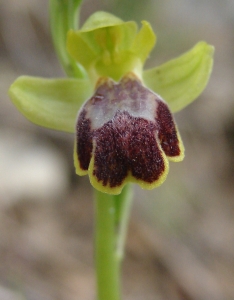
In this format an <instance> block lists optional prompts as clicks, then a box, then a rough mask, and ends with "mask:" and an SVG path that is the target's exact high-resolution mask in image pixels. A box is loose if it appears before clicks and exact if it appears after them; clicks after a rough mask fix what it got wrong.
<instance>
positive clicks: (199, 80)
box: [143, 42, 214, 112]
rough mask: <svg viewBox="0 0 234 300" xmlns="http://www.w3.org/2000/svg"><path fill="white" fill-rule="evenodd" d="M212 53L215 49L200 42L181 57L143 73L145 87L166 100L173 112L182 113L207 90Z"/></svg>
mask: <svg viewBox="0 0 234 300" xmlns="http://www.w3.org/2000/svg"><path fill="white" fill-rule="evenodd" d="M213 53H214V47H213V46H210V45H208V44H207V43H205V42H199V43H197V44H196V45H195V46H194V47H193V48H192V49H191V50H190V51H188V52H187V53H185V54H183V55H182V56H180V57H178V58H176V59H173V60H171V61H169V62H167V63H165V64H163V65H161V66H159V67H157V68H153V69H150V70H146V71H144V72H143V80H144V83H145V84H146V85H147V87H148V88H150V89H152V90H153V91H154V92H156V93H157V94H159V95H160V96H161V97H163V99H164V100H165V101H166V102H167V103H168V105H169V107H170V109H171V110H172V112H176V111H179V110H181V109H182V108H184V107H185V106H187V105H188V104H190V103H191V102H192V101H194V100H195V99H196V98H197V97H198V96H199V95H200V94H201V92H202V91H203V90H204V88H205V87H206V85H207V83H208V80H209V77H210V74H211V71H212V66H213Z"/></svg>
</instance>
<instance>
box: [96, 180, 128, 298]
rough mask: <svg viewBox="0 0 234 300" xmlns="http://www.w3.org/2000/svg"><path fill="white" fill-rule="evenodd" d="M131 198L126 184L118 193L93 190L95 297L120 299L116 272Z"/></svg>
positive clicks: (122, 249)
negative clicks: (94, 206) (116, 194)
mask: <svg viewBox="0 0 234 300" xmlns="http://www.w3.org/2000/svg"><path fill="white" fill-rule="evenodd" d="M131 202H132V190H131V187H130V186H126V187H125V188H124V189H123V191H122V193H121V194H120V195H118V196H112V195H108V194H103V193H101V192H98V191H96V211H95V213H96V228H95V229H96V235H95V251H96V253H95V259H96V275H97V294H98V300H120V299H121V296H120V285H121V284H120V272H121V261H122V258H123V253H124V246H125V239H126V234H127V227H128V219H129V213H130V207H131Z"/></svg>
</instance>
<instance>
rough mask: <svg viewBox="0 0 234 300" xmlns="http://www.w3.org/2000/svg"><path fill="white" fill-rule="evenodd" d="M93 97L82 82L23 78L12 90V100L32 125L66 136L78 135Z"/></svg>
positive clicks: (84, 82) (86, 83) (10, 92)
mask: <svg viewBox="0 0 234 300" xmlns="http://www.w3.org/2000/svg"><path fill="white" fill-rule="evenodd" d="M91 94H92V87H91V85H90V83H89V81H87V80H82V79H43V78H36V77H29V76H21V77H19V78H18V79H17V80H16V81H15V82H14V83H13V84H12V85H11V87H10V89H9V96H10V98H11V99H12V101H13V103H14V104H15V106H16V107H17V108H18V109H19V111H20V112H21V113H22V114H23V115H24V116H25V117H26V118H27V119H29V120H30V121H31V122H33V123H35V124H37V125H40V126H44V127H48V128H52V129H56V130H61V131H66V132H74V131H75V120H76V116H77V113H78V110H79V109H80V107H81V105H82V104H83V103H84V101H85V100H86V99H88V98H89V97H90V96H91Z"/></svg>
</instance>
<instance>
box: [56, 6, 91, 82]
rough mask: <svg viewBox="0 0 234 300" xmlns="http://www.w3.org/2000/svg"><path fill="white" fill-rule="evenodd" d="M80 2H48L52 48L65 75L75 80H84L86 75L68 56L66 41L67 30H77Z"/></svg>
mask: <svg viewBox="0 0 234 300" xmlns="http://www.w3.org/2000/svg"><path fill="white" fill-rule="evenodd" d="M81 2H82V0H50V30H51V35H52V39H53V44H54V48H55V51H56V53H57V56H58V58H59V61H60V63H61V65H62V66H63V68H64V70H65V72H66V74H67V75H68V76H69V77H76V78H84V77H85V76H86V73H85V71H84V69H83V68H82V66H81V65H79V64H77V62H76V61H75V60H74V59H73V58H72V57H71V56H70V55H69V54H68V52H67V49H66V39H67V32H68V30H69V29H74V30H76V29H78V22H79V19H78V18H79V10H80V5H81Z"/></svg>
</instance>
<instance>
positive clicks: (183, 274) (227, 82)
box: [0, 0, 234, 300]
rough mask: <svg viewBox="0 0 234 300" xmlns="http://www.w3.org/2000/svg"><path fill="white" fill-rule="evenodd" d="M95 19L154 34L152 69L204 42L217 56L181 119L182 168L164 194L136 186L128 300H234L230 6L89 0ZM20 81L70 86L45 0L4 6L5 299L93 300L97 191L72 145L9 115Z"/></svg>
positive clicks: (0, 134)
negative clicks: (111, 17)
mask: <svg viewBox="0 0 234 300" xmlns="http://www.w3.org/2000/svg"><path fill="white" fill-rule="evenodd" d="M96 10H105V11H108V12H111V13H114V14H116V15H118V16H119V17H121V18H122V19H124V20H129V19H134V20H136V21H137V22H138V24H139V25H140V21H141V20H143V19H146V20H148V21H149V22H150V23H151V24H152V27H153V28H154V30H155V32H156V33H157V37H158V41H157V46H156V47H155V49H154V51H153V52H152V54H151V57H150V59H149V60H148V61H147V64H146V67H151V66H155V65H158V64H161V63H163V62H165V61H167V60H169V59H171V58H174V57H176V56H178V55H180V54H182V53H184V52H185V51H187V50H189V49H190V48H192V47H193V45H195V44H196V43H197V42H198V41H200V40H205V41H207V42H208V43H210V44H213V45H214V46H215V49H216V51H215V64H214V70H213V73H212V76H211V79H210V82H209V85H208V86H207V88H206V90H205V91H204V92H203V94H202V95H201V96H200V97H199V98H198V99H197V100H196V101H195V102H194V103H193V104H191V105H190V106H188V107H187V108H186V109H184V110H183V111H181V112H179V113H177V114H176V115H175V118H176V121H177V124H178V127H179V129H180V133H181V135H182V138H183V141H184V144H185V148H186V157H185V160H184V161H183V162H182V163H178V164H176V163H171V164H170V172H169V176H168V179H167V180H166V182H165V183H164V184H163V185H162V186H161V187H160V188H157V189H155V190H153V191H142V190H141V189H140V188H138V187H137V186H134V189H135V199H134V205H133V211H132V215H131V220H130V228H129V234H128V240H127V245H126V256H125V261H124V264H123V294H124V297H123V299H126V300H133V299H134V300H140V299H141V300H142V299H144V300H209V299H212V300H230V299H234V184H233V183H234V84H233V82H234V81H233V80H234V3H233V1H232V0H223V1H220V0H197V1H193V0H177V1H172V0H167V1H163V0H145V1H135V0H99V1H97V0H85V1H84V3H83V6H82V10H81V23H83V22H84V20H85V19H86V18H87V17H88V16H89V15H90V14H91V13H93V12H94V11H96ZM22 74H28V75H34V76H43V77H62V76H64V74H63V72H62V70H61V69H60V66H59V64H58V61H57V59H56V57H55V54H54V51H53V47H52V42H51V38H50V32H49V22H48V1H47V0H21V1H18V0H0V91H1V93H0V299H1V300H42V299H43V300H75V299H76V300H77V299H82V300H94V299H95V278H94V275H95V273H94V265H93V264H94V261H93V230H94V228H93V223H94V221H93V220H94V215H93V199H92V189H91V186H90V184H89V181H88V178H87V177H82V178H81V177H77V176H76V175H75V172H74V167H73V160H72V155H73V140H74V137H73V135H72V134H63V133H59V132H55V131H52V130H48V129H44V128H40V127H37V126H35V125H33V124H31V123H30V122H29V121H27V120H26V119H25V118H24V117H23V116H21V114H20V113H19V112H18V111H17V110H16V108H15V107H14V106H13V104H12V103H11V101H10V99H9V97H8V95H7V91H8V88H9V86H10V84H11V83H12V82H13V81H14V80H15V79H16V78H17V77H18V76H19V75H22Z"/></svg>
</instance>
